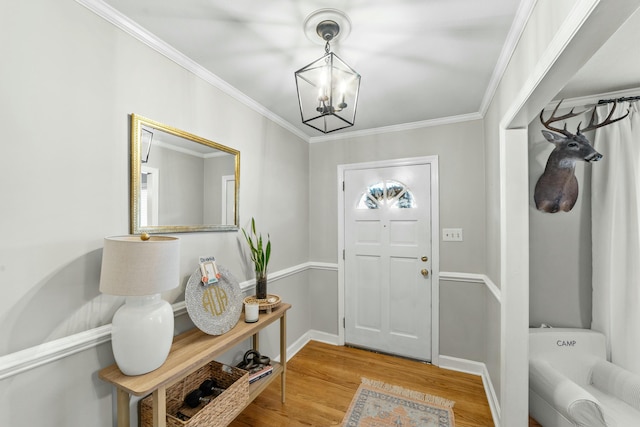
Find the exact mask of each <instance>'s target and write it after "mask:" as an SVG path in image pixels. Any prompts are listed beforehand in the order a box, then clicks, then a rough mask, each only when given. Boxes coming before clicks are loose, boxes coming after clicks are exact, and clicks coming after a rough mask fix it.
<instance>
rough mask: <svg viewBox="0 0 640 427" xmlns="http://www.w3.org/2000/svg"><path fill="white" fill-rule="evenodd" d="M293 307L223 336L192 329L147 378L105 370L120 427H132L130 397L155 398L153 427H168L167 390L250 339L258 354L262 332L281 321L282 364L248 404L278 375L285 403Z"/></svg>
mask: <svg viewBox="0 0 640 427" xmlns="http://www.w3.org/2000/svg"><path fill="white" fill-rule="evenodd" d="M290 308H291V304H286V303H281V304H280V305H278V306H277V307H275V308H274V309H273V310H272V311H271V313H260V318H259V320H258V321H257V322H256V323H245V322H244V320H242V319H240V321H239V322H238V324H237V325H236V326H235V327H234V328H233V329H231V330H230V331H229V332H227V333H225V334H223V335H207V334H205V333H204V332H202V331H201V330H199V329H198V328H194V329H191V330H189V331H187V332H185V333H183V334H180V335H177V336H176V337H174V339H173V345H172V346H171V351H170V352H169V356H168V357H167V360H166V362H165V363H164V364H163V365H162V366H161V367H159V368H158V369H156V370H155V371H152V372H149V373H148V374H144V375H136V376H127V375H124V374H123V373H122V372H121V371H120V369H119V368H118V366H117V365H115V364H114V365H111V366H109V367H107V368H104V369H102V370H101V371H100V372H99V374H98V376H99V377H100V379H102V380H104V381H106V382H109V383H111V384H113V385H114V386H115V387H116V391H117V408H118V410H117V418H118V419H117V421H118V427H129V425H130V423H129V419H130V410H129V405H130V398H131V396H132V395H133V396H146V395H148V394H153V425H154V427H166V421H167V417H166V413H167V408H166V392H167V387H169V386H171V385H172V384H174V383H176V382H178V381H180V380H181V379H182V378H183V377H185V376H187V375H189V374H190V373H192V372H194V371H195V370H197V369H198V368H200V367H202V366H204V365H206V364H207V363H209V362H211V361H213V360H214V358H215V357H216V356H217V355H219V354H222V353H224V352H225V351H227V350H229V349H231V348H232V347H234V346H235V345H237V344H239V343H240V342H242V341H243V340H245V339H246V338H248V337H253V348H254V349H256V350H258V347H259V335H258V333H259V332H260V330H261V329H263V328H264V327H266V326H268V325H270V324H272V323H273V322H275V321H276V320H278V319H280V363H276V362H272V365H273V374H271V375H269V376H267V377H265V378H263V379H261V380H259V381H256V382H254V383H253V384H250V386H249V402H247V405H248V404H249V403H250V402H251V401H253V399H255V398H256V396H258V395H259V394H260V393H261V392H262V391H263V390H264V389H265V388H266V387H267V386H268V385H269V383H271V381H273V380H274V379H275V378H276V377H277V374H280V381H281V382H280V393H281V398H282V403H284V401H285V380H286V373H287V321H286V320H287V316H286V314H287V310H289V309H290Z"/></svg>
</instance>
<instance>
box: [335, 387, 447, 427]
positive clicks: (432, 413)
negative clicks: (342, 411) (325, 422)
mask: <svg viewBox="0 0 640 427" xmlns="http://www.w3.org/2000/svg"><path fill="white" fill-rule="evenodd" d="M454 403H455V402H453V401H451V400H447V399H443V398H441V397H438V396H431V395H428V394H424V393H420V392H419V391H413V390H407V389H405V388H402V387H398V386H394V385H390V384H385V383H383V382H381V381H373V380H370V379H367V378H362V384H360V387H359V388H358V391H357V392H356V395H355V396H354V397H353V400H352V401H351V405H350V406H349V410H348V411H347V414H346V415H345V417H344V419H343V420H342V425H343V426H344V427H355V426H358V427H387V426H389V427H399V426H402V427H454V426H455V422H454V420H453V409H452V408H453V405H454Z"/></svg>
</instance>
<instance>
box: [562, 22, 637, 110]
mask: <svg viewBox="0 0 640 427" xmlns="http://www.w3.org/2000/svg"><path fill="white" fill-rule="evenodd" d="M639 46H640V9H638V10H636V11H635V13H634V14H633V15H631V17H629V19H628V20H627V22H625V23H624V25H623V26H622V27H621V28H620V29H619V30H618V31H617V32H616V33H615V34H614V35H613V36H611V37H610V38H609V40H607V42H606V43H605V45H604V46H603V47H602V48H600V49H599V50H598V51H597V52H596V54H595V55H593V56H592V57H591V59H590V60H589V61H588V62H587V63H586V64H585V65H584V66H583V67H582V68H581V69H580V71H578V72H577V73H576V74H575V75H574V76H573V77H572V78H571V80H570V81H569V83H568V84H567V85H566V86H565V87H564V88H563V89H562V91H560V93H559V94H558V96H557V97H556V98H557V99H562V98H576V97H584V96H590V95H600V94H606V93H609V92H616V91H626V90H629V89H638V88H640V55H638V49H639ZM637 92H638V93H637V94H633V93H630V94H626V95H640V90H638V91H637Z"/></svg>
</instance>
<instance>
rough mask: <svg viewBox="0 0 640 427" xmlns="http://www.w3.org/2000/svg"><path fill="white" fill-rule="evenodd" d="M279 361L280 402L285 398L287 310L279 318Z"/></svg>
mask: <svg viewBox="0 0 640 427" xmlns="http://www.w3.org/2000/svg"><path fill="white" fill-rule="evenodd" d="M280 363H282V375H281V376H280V395H281V398H282V403H284V400H285V385H286V382H287V312H286V311H285V312H284V313H283V314H282V317H281V318H280Z"/></svg>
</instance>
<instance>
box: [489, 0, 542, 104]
mask: <svg viewBox="0 0 640 427" xmlns="http://www.w3.org/2000/svg"><path fill="white" fill-rule="evenodd" d="M537 2H538V0H522V1H521V2H520V6H518V10H517V11H516V16H515V18H514V20H513V23H512V24H511V28H510V29H509V34H508V35H507V39H506V40H505V42H504V45H502V51H501V52H500V56H499V57H498V62H497V63H496V66H495V68H494V69H493V74H492V75H491V80H489V85H488V86H487V90H486V91H485V93H484V97H483V98H482V102H481V103H480V115H481V116H482V117H484V116H485V114H487V109H488V108H489V105H490V104H491V101H493V97H494V96H495V94H496V91H497V90H498V85H499V84H500V81H501V80H502V77H503V76H504V73H505V72H506V71H507V66H508V65H509V62H511V58H512V57H513V54H514V52H515V51H516V47H517V46H518V43H519V42H520V38H521V37H522V34H523V33H524V29H525V28H526V25H527V22H528V21H529V18H530V17H531V13H533V9H534V8H535V6H536V4H537Z"/></svg>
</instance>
